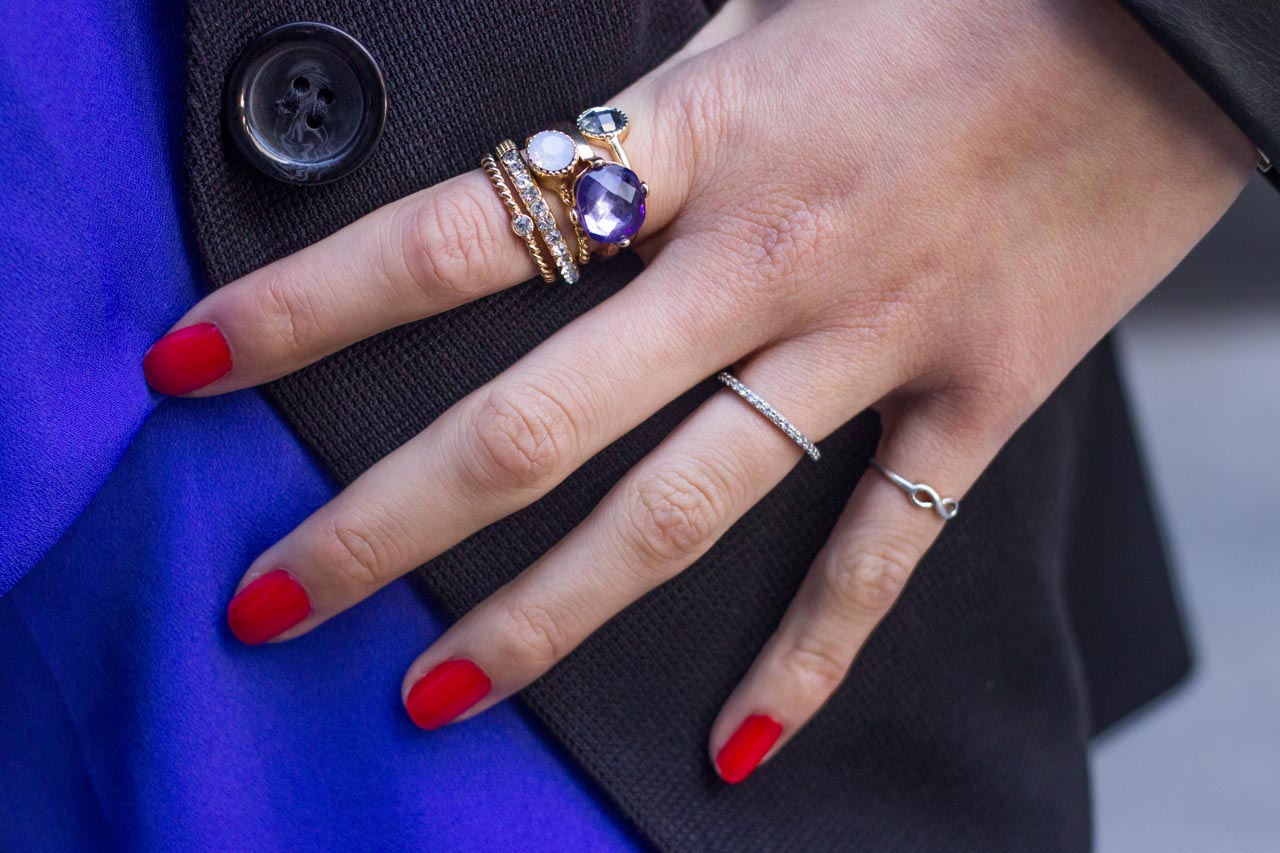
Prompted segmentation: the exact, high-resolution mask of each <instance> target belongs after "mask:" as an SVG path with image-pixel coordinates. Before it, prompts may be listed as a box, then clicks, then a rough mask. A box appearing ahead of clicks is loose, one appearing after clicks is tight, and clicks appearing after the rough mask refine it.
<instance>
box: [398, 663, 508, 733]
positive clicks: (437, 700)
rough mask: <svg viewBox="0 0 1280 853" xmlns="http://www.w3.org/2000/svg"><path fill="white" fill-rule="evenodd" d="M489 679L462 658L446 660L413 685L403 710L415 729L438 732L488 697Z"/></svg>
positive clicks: (478, 668) (473, 664)
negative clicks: (435, 730) (406, 712)
mask: <svg viewBox="0 0 1280 853" xmlns="http://www.w3.org/2000/svg"><path fill="white" fill-rule="evenodd" d="M492 686H493V684H492V682H490V681H489V676H487V675H485V674H484V670H483V669H481V668H480V667H478V666H476V665H475V663H474V662H472V661H469V660H467V659H466V658H459V659H457V660H447V661H445V662H444V663H442V664H440V665H439V666H437V667H436V668H435V669H433V670H431V671H430V672H428V673H427V674H426V675H424V676H422V677H421V678H419V679H418V680H417V681H416V682H414V684H413V686H412V687H410V688H409V696H408V698H407V699H405V700H404V707H405V709H406V710H407V711H408V712H409V718H410V719H411V720H413V722H414V723H416V724H417V725H418V727H419V728H423V729H427V730H428V731H430V730H431V729H438V728H440V727H441V726H443V725H444V724H445V723H447V722H449V721H450V720H452V719H454V718H455V717H457V716H458V715H459V714H461V713H462V712H463V711H465V710H467V709H468V708H470V707H471V706H472V705H474V704H476V703H477V702H479V701H480V700H481V699H483V698H484V697H485V696H487V695H488V694H489V689H490V688H491V687H492Z"/></svg>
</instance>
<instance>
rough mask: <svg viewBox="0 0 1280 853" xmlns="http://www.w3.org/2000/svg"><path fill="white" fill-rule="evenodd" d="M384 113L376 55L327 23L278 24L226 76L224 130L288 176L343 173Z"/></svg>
mask: <svg viewBox="0 0 1280 853" xmlns="http://www.w3.org/2000/svg"><path fill="white" fill-rule="evenodd" d="M386 119H387V85H386V83H385V82H384V81H383V79H382V72H381V71H380V70H379V69H378V63H376V62H375V61H374V59H373V56H372V55H370V53H369V51H368V50H366V49H365V47H364V45H362V44H360V42H358V41H356V40H355V39H354V38H352V37H351V36H349V35H347V34H346V33H344V32H343V31H342V30H339V29H335V28H334V27H331V26H329V25H327V24H316V23H294V24H285V25H283V26H280V27H276V28H275V29H273V30H271V31H269V32H267V33H264V34H262V35H261V36H258V38H256V39H254V41H253V42H252V43H251V44H250V45H249V46H248V47H246V48H245V49H244V52H243V53H242V54H240V59H239V60H238V61H237V62H236V66H235V69H234V70H233V71H232V72H231V79H230V80H229V81H228V83H227V121H228V124H229V126H230V130H231V137H232V138H233V139H234V140H235V141H236V145H237V146H239V148H240V150H241V151H242V152H244V155H245V157H247V158H249V162H250V163H252V164H253V165H255V166H257V167H258V168H259V169H261V170H262V171H263V172H265V173H266V174H268V175H270V176H271V177H273V178H276V179H277V180H281V181H288V182H289V183H294V184H322V183H325V182H326V181H333V180H336V179H338V178H340V177H342V176H343V175H346V174H348V173H349V172H351V171H352V170H354V169H355V168H357V167H358V166H359V165H360V164H361V163H363V162H364V161H365V160H367V159H368V158H369V155H370V154H372V153H373V149H374V147H375V146H376V145H377V144H378V137H380V136H381V135H382V127H383V125H384V124H385V123H386Z"/></svg>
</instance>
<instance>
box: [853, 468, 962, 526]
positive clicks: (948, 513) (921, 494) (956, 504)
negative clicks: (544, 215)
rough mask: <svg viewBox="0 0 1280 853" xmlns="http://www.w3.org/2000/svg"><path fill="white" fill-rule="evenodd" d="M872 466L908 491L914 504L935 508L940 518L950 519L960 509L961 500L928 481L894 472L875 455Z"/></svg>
mask: <svg viewBox="0 0 1280 853" xmlns="http://www.w3.org/2000/svg"><path fill="white" fill-rule="evenodd" d="M871 467H872V468H875V469H876V470H877V471H879V472H880V473H881V474H884V475H885V477H887V478H888V479H889V482H891V483H893V484H894V485H895V486H897V487H898V488H900V489H902V491H904V492H906V493H907V497H909V498H911V502H912V503H913V504H915V505H916V506H918V507H920V508H921V509H931V510H933V511H934V512H936V513H937V514H938V518H941V519H942V520H943V521H950V520H951V519H953V518H955V517H956V513H958V512H959V511H960V501H958V500H956V499H955V498H944V497H943V496H942V495H940V494H938V491H937V490H936V489H934V488H933V487H932V486H930V485H928V484H927V483H913V482H911V481H910V480H908V479H907V478H906V477H903V476H902V475H901V474H895V473H893V472H892V471H890V470H889V469H888V468H886V467H884V465H882V464H881V463H880V460H879V459H876V458H875V457H874V456H873V457H871Z"/></svg>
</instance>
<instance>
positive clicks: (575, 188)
mask: <svg viewBox="0 0 1280 853" xmlns="http://www.w3.org/2000/svg"><path fill="white" fill-rule="evenodd" d="M627 128H628V120H627V116H626V114H624V113H623V112H622V111H621V110H617V109H614V108H612V107H592V108H591V109H589V110H586V111H585V112H583V113H582V114H581V115H580V116H578V119H577V121H576V122H575V124H574V126H572V127H569V126H567V125H566V126H559V127H553V128H551V129H549V130H542V131H539V132H537V133H535V134H533V135H532V136H530V137H529V138H528V139H527V140H525V147H524V149H523V150H521V149H518V148H517V146H516V144H515V143H514V142H512V141H511V140H509V139H507V140H503V141H502V142H501V143H499V144H498V147H497V148H496V150H495V151H494V153H493V154H486V155H485V156H484V157H483V158H482V159H481V161H480V165H481V167H482V168H483V169H484V171H485V174H487V175H488V176H489V180H490V182H491V183H492V184H493V188H494V190H495V191H496V192H497V193H498V197H499V198H501V199H502V203H503V205H504V206H505V207H506V208H507V212H508V213H509V214H510V215H511V230H512V231H514V232H515V234H516V236H518V237H520V239H522V240H523V241H524V243H525V247H526V248H527V249H528V250H529V256H530V257H531V258H532V259H533V262H534V264H535V265H537V267H538V271H539V272H540V273H541V275H542V279H543V281H546V282H553V281H555V279H556V276H557V273H558V274H559V277H560V278H562V279H564V281H565V282H567V283H569V284H573V283H574V282H576V281H577V280H578V278H579V276H580V274H581V273H580V270H579V267H580V265H583V264H586V263H587V262H588V261H590V260H591V257H592V255H593V253H594V254H599V255H600V256H601V257H610V256H611V255H613V254H614V253H616V252H617V251H618V249H619V248H626V247H627V246H629V245H630V244H631V240H632V238H633V237H635V235H636V233H637V232H638V231H639V230H640V226H641V225H642V224H643V223H644V215H645V197H646V196H647V195H648V194H649V187H648V185H647V184H645V183H644V181H641V180H640V179H639V178H638V177H637V176H636V173H635V172H633V171H632V170H631V162H630V160H628V159H627V155H626V152H625V151H624V150H623V148H622V139H623V137H624V136H625V135H626V132H627ZM593 142H594V143H596V144H598V145H600V146H601V147H604V146H607V147H608V148H609V150H610V151H611V152H612V154H613V156H614V157H615V158H616V159H617V162H611V161H609V160H607V159H605V158H604V157H602V156H600V154H599V153H598V152H597V150H596V148H595V147H593ZM543 190H546V191H547V192H549V193H552V194H554V195H555V196H556V197H557V198H558V199H559V200H560V201H561V202H562V203H563V204H564V207H565V209H566V210H567V211H568V216H569V226H570V227H569V228H562V227H561V226H560V223H559V222H558V221H557V219H556V215H555V212H554V211H553V210H552V205H550V204H548V202H547V198H546V196H544V195H543ZM566 233H572V234H573V242H574V247H573V248H570V246H569V241H568V240H567V239H566V236H565V235H566ZM544 250H545V253H544ZM548 255H549V256H550V259H549V260H548V257H547V256H548Z"/></svg>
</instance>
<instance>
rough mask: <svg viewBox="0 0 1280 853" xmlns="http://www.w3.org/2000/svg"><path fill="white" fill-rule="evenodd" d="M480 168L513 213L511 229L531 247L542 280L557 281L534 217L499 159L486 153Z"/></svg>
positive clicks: (530, 252) (481, 159) (531, 253)
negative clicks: (537, 234)
mask: <svg viewBox="0 0 1280 853" xmlns="http://www.w3.org/2000/svg"><path fill="white" fill-rule="evenodd" d="M480 168H482V169H484V173H485V174H486V175H488V176H489V180H490V182H492V183H493V188H494V190H496V191H497V193H498V198H500V199H502V205H503V207H505V208H506V209H507V212H508V213H510V214H511V230H512V231H514V232H515V235H516V236H517V237H520V238H521V239H522V240H524V244H525V246H526V247H527V248H528V249H529V256H530V257H531V258H533V262H534V263H535V264H537V265H538V272H539V273H540V274H541V275H542V280H543V281H545V282H547V283H548V284H550V283H551V282H553V281H555V280H556V273H555V270H553V269H552V268H551V267H550V265H548V264H547V259H546V258H544V257H543V256H542V249H541V248H540V247H539V246H538V240H537V238H536V237H534V234H533V232H534V223H533V219H532V218H531V217H530V216H529V215H528V214H527V213H525V212H524V210H522V209H521V207H520V205H519V203H517V202H516V199H515V196H514V195H512V193H511V188H510V187H508V186H507V181H506V178H504V177H503V176H502V169H501V167H499V166H498V161H497V160H495V159H494V158H493V155H492V154H486V155H484V156H483V157H481V158H480Z"/></svg>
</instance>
